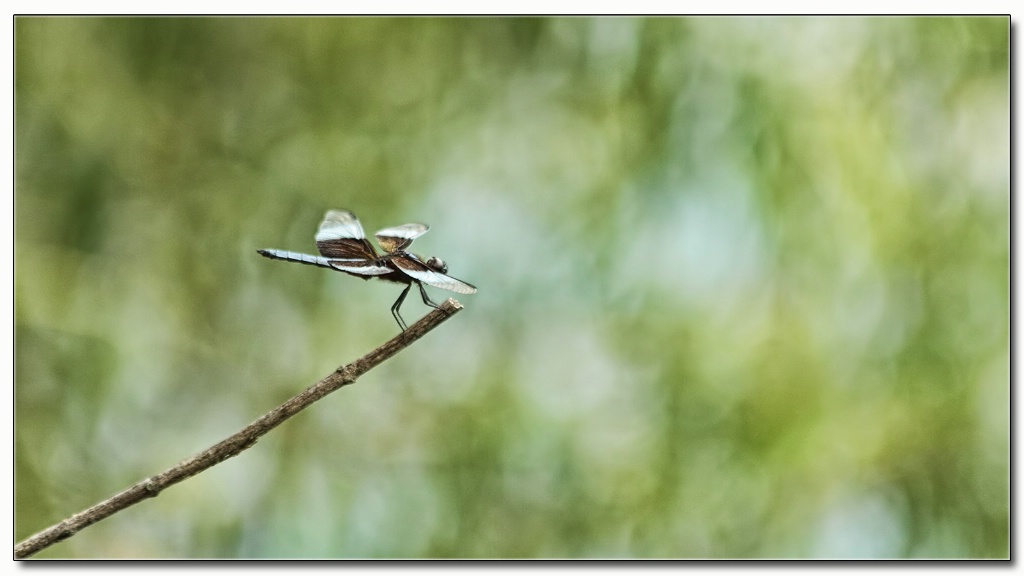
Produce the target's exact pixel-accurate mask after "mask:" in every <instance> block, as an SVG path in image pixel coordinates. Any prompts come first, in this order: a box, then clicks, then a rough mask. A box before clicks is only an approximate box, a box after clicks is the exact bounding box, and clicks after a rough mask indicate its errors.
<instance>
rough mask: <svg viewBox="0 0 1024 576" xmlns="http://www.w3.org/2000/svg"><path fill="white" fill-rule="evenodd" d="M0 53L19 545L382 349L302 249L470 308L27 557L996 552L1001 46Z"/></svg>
mask: <svg viewBox="0 0 1024 576" xmlns="http://www.w3.org/2000/svg"><path fill="white" fill-rule="evenodd" d="M15 32H16V39H15V40H16V98H17V100H16V116H15V119H16V127H17V132H16V169H17V175H16V185H17V192H16V246H15V257H16V261H15V271H16V301H15V306H16V338H17V341H16V373H15V375H16V401H17V405H16V442H17V444H16V448H17V451H16V510H17V515H16V519H15V520H16V537H17V538H18V539H19V540H20V539H22V538H25V537H27V536H29V535H30V534H32V533H34V532H36V531H38V530H40V529H42V528H45V527H46V526H49V525H50V524H52V523H54V522H57V521H59V520H61V519H62V518H64V517H65V516H67V515H69V514H71V513H73V512H76V511H78V510H81V509H82V508H85V507H87V506H89V505H91V504H93V503H95V502H97V501H99V500H101V499H103V498H106V497H108V496H110V495H112V494H113V493H114V492H116V491H118V490H120V489H122V488H124V487H126V486H128V485H129V484H131V483H134V482H136V481H138V480H140V479H142V478H144V477H146V476H148V475H150V474H154V473H157V472H159V471H162V470H163V469H165V468H167V467H169V466H171V465H173V464H175V463H177V462H179V461H180V460H182V459H184V458H186V457H188V456H190V455H192V454H194V453H196V452H198V451H200V450H202V449H204V448H206V447H207V446H209V445H211V444H213V443H214V442H216V441H218V440H220V439H222V438H223V437H225V436H226V435H228V434H229V433H231V432H234V431H236V430H237V429H239V428H241V427H242V426H244V425H245V424H248V423H249V422H251V421H252V420H253V419H254V418H256V417H257V416H258V415H260V414H262V413H263V412H265V411H266V410H268V409H270V408H271V407H273V406H275V405H277V404H278V403H280V402H282V401H283V400H285V399H286V398H287V397H289V396H290V395H292V394H294V393H297V392H298V391H300V390H301V389H303V388H304V387H306V386H308V385H310V384H312V383H313V382H315V381H316V380H317V379H319V378H320V377H322V376H323V375H325V374H327V373H328V372H329V371H331V370H332V369H334V368H335V367H337V366H338V365H341V364H344V363H347V362H349V361H351V360H353V359H355V358H356V357H358V356H360V355H362V354H363V353H365V352H367V351H369V350H370V349H372V348H373V347H375V346H377V345H378V344H380V343H381V342H382V341H384V340H385V339H386V338H389V337H390V336H392V335H393V334H394V333H395V332H396V331H397V327H396V325H395V324H394V322H393V320H392V318H391V316H390V314H389V313H388V307H389V306H390V305H391V303H392V301H393V300H394V299H395V298H396V297H397V295H398V292H399V291H400V289H401V287H400V286H397V285H393V284H384V283H377V282H361V281H359V280H356V279H353V278H351V277H348V276H345V275H343V274H333V273H331V272H329V271H326V270H322V269H317V268H312V267H306V266H297V265H293V264H288V263H283V262H274V261H270V260H266V259H263V258H260V257H259V256H258V255H257V254H256V252H255V250H256V248H264V247H276V248H283V249H289V250H299V251H306V252H311V251H313V250H314V246H313V243H312V236H313V233H314V232H315V229H316V226H317V224H318V223H319V221H320V218H321V217H322V214H323V213H324V212H325V211H326V210H327V209H330V208H347V209H350V210H353V211H354V212H356V214H358V215H359V216H360V218H361V219H362V220H363V223H364V226H365V227H366V228H367V230H368V231H369V232H372V231H373V230H376V229H378V228H382V227H385V226H392V225H395V224H399V223H403V222H410V221H422V222H426V223H429V224H431V225H432V227H433V232H432V233H431V234H429V235H427V236H425V237H423V238H421V239H419V240H418V241H417V242H416V245H415V246H414V249H416V250H417V251H418V252H421V253H423V254H425V255H432V254H436V255H439V256H441V257H442V258H444V259H446V260H447V261H448V263H449V266H450V272H451V273H452V274H453V275H454V276H456V277H459V278H463V279H465V280H467V281H469V282H472V283H474V284H476V285H477V286H478V287H479V288H480V291H479V293H478V294H476V295H473V296H467V297H462V298H461V301H462V303H463V304H464V305H465V306H466V310H465V311H464V312H462V313H461V314H459V315H458V316H456V317H455V318H453V319H452V320H451V321H450V322H448V323H447V324H445V325H444V326H442V327H441V328H440V329H438V330H437V331H435V332H433V333H432V334H430V335H429V336H428V337H427V338H426V339H424V340H422V341H420V342H418V343H416V344H415V345H414V346H413V347H411V348H409V349H408V350H406V351H404V352H402V353H401V354H400V355H399V356H397V357H395V358H394V359H392V360H391V361H389V362H388V363H387V364H386V365H384V366H382V367H380V368H379V369H377V370H376V371H374V372H371V373H370V374H368V375H367V376H365V377H364V378H363V379H361V380H360V381H359V382H358V384H357V385H355V386H353V387H351V388H346V389H345V390H343V391H341V392H339V393H337V394H335V395H333V396H331V397H329V398H327V399H326V400H325V401H323V402H321V403H319V404H317V405H315V406H314V407H313V408H312V409H311V410H308V411H307V412H305V413H303V414H301V415H299V416H298V417H296V418H295V419H293V420H292V421H290V422H288V423H287V424H286V425H284V426H283V427H282V428H280V429H278V430H276V431H275V432H273V433H272V434H270V435H269V436H268V437H266V438H265V439H263V440H261V441H260V442H259V443H258V444H257V445H256V446H255V447H253V448H252V449H250V450H249V451H247V452H245V453H244V454H242V455H241V456H240V457H238V458H234V459H232V460H229V461H227V462H225V463H223V464H221V465H219V466H217V467H215V468H214V469H212V470H210V471H208V472H206V473H204V474H202V475H200V476H198V477H195V478H192V479H190V480H188V481H186V482H184V483H183V484H180V485H178V486H176V487H174V488H172V489H170V490H168V491H166V492H165V493H163V494H161V496H160V497H159V498H156V499H154V500H151V501H148V502H145V503H143V504H140V505H138V506H135V507H133V508H131V509H130V510H128V511H125V512H122V513H120V514H118V515H116V516H114V517H111V518H110V519H108V520H106V521H104V522H101V523H100V524H97V525H95V526H93V527H90V528H88V529H87V530H84V531H83V532H81V533H80V534H78V535H76V536H75V537H74V538H72V539H70V540H68V541H66V542H64V543H61V544H58V545H56V546H54V547H52V548H50V549H48V550H47V551H45V552H44V553H43V554H41V555H40V557H43V558H57V557H66V558H125V557H133V558H185V557H187V558H235V557H258V558H262V557H276V558H350V557H360V558H381V557H487V558H495V557H497V558H505V557H512V558H538V557H549V558H550V557H557V558H563V557H568V558H579V557H584V558H590V557H601V558H606V557H638V558H654V557H657V558H665V557H668V558H747V557H794V558H849V557H919V558H920V557H927V558H932V557H936V558H946V557H963V558H990V557H1006V556H1007V555H1008V553H1009V544H1008V531H1009V530H1008V524H1009V497H1008V493H1009V489H1008V474H1009V467H1008V446H1009V442H1008V439H1009V406H1008V381H1009V371H1008V364H1009V350H1008V340H1009V322H1008V314H1009V305H1008V300H1009V297H1008V285H1009V272H1008V269H1009V266H1008V255H1009V225H1008V210H1007V208H1008V203H1009V128H1008V126H1009V121H1008V119H1009V103H1008V92H1009V80H1008V77H1009V76H1008V54H1009V21H1008V19H1006V18H650V19H644V18H551V19H533V18H518V19H488V18H465V19H462V18H417V19H394V18H337V19H333V18H315V19H305V18H291V19H275V18H261V19H243V18H216V19H215V18H209V19H194V18H190V19H172V18H148V19H128V18H110V19H94V18H18V19H16V21H15ZM431 293H432V295H433V296H434V297H435V299H437V298H444V297H447V296H449V294H447V293H443V292H441V291H437V290H431ZM426 310H427V309H426V308H425V307H424V306H422V304H421V303H420V302H419V298H418V296H417V295H416V294H415V292H414V293H413V294H411V295H410V298H409V299H408V300H407V303H406V305H405V308H404V312H405V317H406V319H407V320H409V321H410V322H412V321H414V320H415V319H417V318H418V317H419V316H420V315H422V314H423V313H424V312H425V311H426Z"/></svg>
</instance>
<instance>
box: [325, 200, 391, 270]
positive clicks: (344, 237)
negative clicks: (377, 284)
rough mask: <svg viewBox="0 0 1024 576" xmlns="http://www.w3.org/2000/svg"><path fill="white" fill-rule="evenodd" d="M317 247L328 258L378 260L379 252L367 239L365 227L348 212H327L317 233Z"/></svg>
mask: <svg viewBox="0 0 1024 576" xmlns="http://www.w3.org/2000/svg"><path fill="white" fill-rule="evenodd" d="M316 247H317V249H318V250H320V253H321V254H323V255H324V256H327V257H328V258H341V259H345V260H356V261H367V260H370V261H373V260H376V259H377V250H375V249H374V247H373V244H370V242H369V240H367V239H366V234H365V233H363V225H362V224H360V223H359V219H358V218H356V215H355V214H353V213H351V212H349V211H348V210H331V211H329V212H327V214H326V215H325V216H324V221H323V222H321V223H320V229H319V230H318V231H317V233H316Z"/></svg>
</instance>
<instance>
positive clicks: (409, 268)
mask: <svg viewBox="0 0 1024 576" xmlns="http://www.w3.org/2000/svg"><path fill="white" fill-rule="evenodd" d="M428 230H430V226H427V225H426V224H402V225H401V226H394V227H392V228H385V229H383V230H380V231H378V232H377V233H376V234H374V236H376V237H377V243H378V244H379V245H380V247H381V249H382V250H383V254H381V253H378V252H377V250H376V249H375V248H374V247H373V244H371V243H370V241H369V240H367V239H366V235H365V234H364V233H363V225H362V224H360V223H359V219H358V218H356V215H355V214H353V213H351V212H349V211H348V210H329V211H328V212H327V214H326V215H325V216H324V220H323V222H321V223H320V228H319V230H317V233H316V237H315V239H316V247H317V250H319V251H320V256H313V255H311V254H302V253H300V252H290V251H287V250H275V249H272V248H265V249H260V250H257V252H259V253H260V254H261V255H263V256H266V257H267V258H270V259H273V260H285V261H287V262H298V263H300V264H310V265H312V266H319V267H321V268H330V269H331V270H336V271H338V272H344V273H345V274H348V275H350V276H355V277H357V278H362V279H364V280H370V279H371V278H377V279H380V280H387V281H389V282H398V283H400V284H405V285H406V286H405V290H402V294H401V295H400V296H399V297H398V300H396V301H395V303H394V305H392V306H391V315H392V316H394V318H395V321H396V322H398V327H399V328H401V329H402V331H403V332H405V330H406V329H408V325H406V323H405V320H403V319H402V314H401V308H402V303H403V302H405V297H406V295H408V294H409V289H410V288H412V285H413V284H415V285H416V286H417V287H418V288H419V289H420V296H422V297H423V303H424V304H426V305H427V306H430V307H432V308H438V307H439V306H438V304H437V303H435V302H434V301H433V300H431V299H430V297H429V296H427V291H426V290H425V289H424V288H423V285H424V284H428V285H430V286H434V287H436V288H441V289H444V290H448V291H451V292H455V293H457V294H474V293H476V286H473V285H472V284H470V283H468V282H463V281H462V280H459V279H457V278H453V277H452V276H449V275H448V265H447V264H445V262H444V260H441V259H440V258H437V257H436V256H431V257H430V258H427V259H423V258H422V257H421V256H418V255H416V254H413V253H412V252H409V251H407V250H406V249H407V248H408V247H409V245H410V244H412V242H413V240H415V239H417V238H419V237H420V236H422V235H424V234H426V233H427V231H428Z"/></svg>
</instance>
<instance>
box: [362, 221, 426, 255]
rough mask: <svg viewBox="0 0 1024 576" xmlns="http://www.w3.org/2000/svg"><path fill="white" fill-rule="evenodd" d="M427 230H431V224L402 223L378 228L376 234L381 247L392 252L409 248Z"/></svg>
mask: <svg viewBox="0 0 1024 576" xmlns="http://www.w3.org/2000/svg"><path fill="white" fill-rule="evenodd" d="M427 230H430V226H427V225H426V224H402V225H401V226H393V227H391V228H385V229H383V230H378V231H377V233H376V234H375V236H376V237H377V243H378V244H380V247H381V248H383V249H384V251H385V252H387V253H389V254H390V253H392V252H397V251H398V250H404V249H406V248H408V247H409V245H410V244H412V241H413V240H415V239H417V238H419V237H420V236H423V235H424V234H426V233H427Z"/></svg>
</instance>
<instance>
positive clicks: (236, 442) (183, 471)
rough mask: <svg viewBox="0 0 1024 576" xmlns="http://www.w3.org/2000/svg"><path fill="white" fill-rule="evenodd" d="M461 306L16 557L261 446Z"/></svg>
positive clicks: (42, 536)
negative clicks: (266, 436)
mask: <svg viewBox="0 0 1024 576" xmlns="http://www.w3.org/2000/svg"><path fill="white" fill-rule="evenodd" d="M459 310H462V305H461V304H459V303H458V302H457V301H455V300H453V299H451V298H449V299H448V300H446V301H445V302H444V303H443V304H441V306H440V307H439V308H437V309H436V310H434V311H432V312H431V313H430V314H427V315H426V316H424V317H423V318H422V319H421V320H420V321H419V322H416V323H415V324H413V325H412V326H410V327H409V329H408V330H406V331H405V332H402V333H401V334H399V335H398V336H395V337H394V338H392V339H391V340H389V341H388V342H386V343H385V344H384V345H382V346H381V347H380V348H377V349H376V350H374V351H373V352H370V353H369V354H367V355H366V356H363V357H362V358H360V359H358V360H356V361H355V362H353V363H351V364H349V365H347V366H342V367H341V368H338V369H337V370H335V371H334V372H332V373H331V374H330V375H328V376H327V377H326V378H324V379H323V380H321V381H319V382H317V383H316V384H314V385H312V386H310V387H309V388H306V389H305V390H304V391H302V392H301V393H299V394H298V395H296V396H294V397H292V398H291V399H290V400H288V401H287V402H285V403H284V404H281V405H280V406H278V407H277V408H274V409H273V410H271V411H270V412H267V413H266V414H264V415H263V416H261V417H260V418H259V419H257V420H256V421H255V422H253V423H252V424H249V425H248V426H246V427H245V428H243V429H242V430H240V431H238V432H237V433H235V434H232V435H231V436H230V437H228V438H227V439H225V440H223V441H221V442H219V443H217V444H215V445H214V446H212V447H210V448H208V449H207V450H204V451H203V452H200V453H199V454H196V455H195V456H193V457H191V458H189V459H188V460H185V461H184V462H182V463H181V464H178V465H177V466H175V467H173V468H170V469H169V470H167V471H165V472H162V473H160V474H157V475H156V476H151V477H149V478H147V479H145V480H143V481H142V482H139V483H137V484H135V485H134V486H131V487H130V488H128V489H126V490H124V491H122V492H119V493H118V494H115V495H114V496H112V497H110V498H108V499H106V500H104V501H103V502H100V503H99V504H96V505H95V506H93V507H91V508H89V509H87V510H83V511H82V512H79V513H78V514H75V515H74V516H71V517H69V518H67V519H66V520H64V521H62V522H60V523H58V524H54V525H53V526H51V527H49V528H47V529H46V530H43V531H42V532H39V533H38V534H36V535H34V536H32V537H30V538H27V539H25V540H23V541H22V542H20V543H18V544H17V545H15V546H14V557H15V558H27V557H29V556H31V555H33V554H35V553H36V552H39V551H40V550H42V549H44V548H46V547H48V546H50V545H51V544H55V543H57V542H60V541H61V540H65V539H67V538H70V537H71V536H74V535H75V534H76V533H77V532H78V531H79V530H81V529H82V528H85V527H86V526H90V525H92V524H95V523H96V522H99V521H100V520H103V519H104V518H106V517H108V516H111V515H112V514H114V513H116V512H120V511H121V510H124V509H125V508H127V507H129V506H132V505H133V504H137V503H139V502H141V501H142V500H145V499H147V498H153V497H155V496H156V495H158V494H160V492H161V491H162V490H164V489H165V488H168V487H169V486H172V485H174V484H177V483H178V482H181V481H182V480H185V479H186V478H189V477H190V476H194V475H196V474H199V473H200V472H202V471H204V470H206V469H207V468H211V467H213V466H215V465H216V464H219V463H221V462H223V461H224V460H227V459H228V458H231V457H232V456H236V455H238V454H239V453H241V452H242V451H243V450H245V449H246V448H249V447H250V446H252V445H253V444H255V443H256V440H258V439H259V438H260V437H261V436H263V435H264V434H266V433H267V432H270V431H271V430H273V429H274V428H275V427H277V426H278V425H279V424H281V423H282V422H284V421H285V420H287V419H289V418H291V417H292V416H294V415H295V414H297V413H299V411H301V410H302V409H304V408H306V407H307V406H309V405H311V404H313V403H314V402H316V401H317V400H320V399H321V398H323V397H324V396H327V395H328V394H330V393H331V392H334V391H335V390H337V389H338V388H341V387H342V386H347V385H349V384H352V383H353V382H355V381H356V379H357V378H359V377H360V376H362V375H363V374H365V373H366V372H367V371H369V370H371V369H373V368H374V367H376V366H377V365H378V364H380V363H381V362H383V361H385V360H387V359H388V358H390V357H392V356H394V355H395V354H397V353H398V352H399V351H400V350H402V349H403V348H405V347H406V346H408V345H409V344H412V343H413V342H415V341H416V340H419V339H420V338H421V337H422V336H423V335H424V334H426V333H427V332H429V331H431V330H433V329H434V328H436V327H437V326H438V325H440V324H441V322H444V321H445V320H447V319H448V318H449V317H450V316H452V315H453V314H455V313H456V312H458V311H459Z"/></svg>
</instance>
